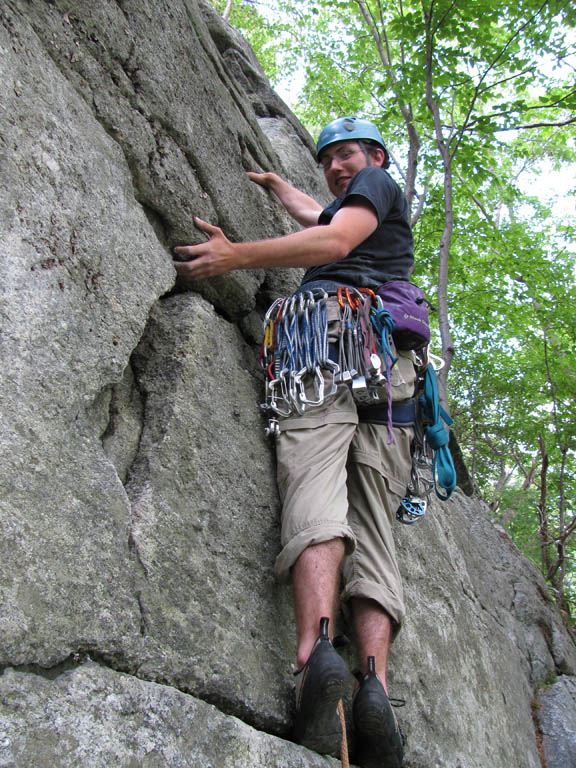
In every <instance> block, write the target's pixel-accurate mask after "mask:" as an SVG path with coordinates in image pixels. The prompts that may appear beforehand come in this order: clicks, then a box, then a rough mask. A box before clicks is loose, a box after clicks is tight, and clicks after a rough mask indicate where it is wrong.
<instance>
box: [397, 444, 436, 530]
mask: <svg viewBox="0 0 576 768" xmlns="http://www.w3.org/2000/svg"><path fill="white" fill-rule="evenodd" d="M430 466H431V461H430V459H429V458H428V457H427V455H426V453H425V450H424V448H423V447H422V446H420V445H419V443H418V442H416V443H415V445H414V448H413V451H412V471H411V473H410V484H409V485H408V489H407V492H406V496H404V498H403V499H402V500H401V502H400V506H399V507H398V509H397V510H396V519H397V520H399V521H400V522H401V523H404V524H405V525H413V524H414V523H416V522H417V521H418V520H421V519H422V518H423V517H424V515H425V514H426V510H427V509H428V502H429V499H430V494H431V493H432V490H433V488H434V483H433V482H432V480H427V479H426V478H425V477H424V476H423V474H422V469H423V468H424V467H426V468H429V467H430Z"/></svg>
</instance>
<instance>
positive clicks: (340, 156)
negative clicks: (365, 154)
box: [320, 148, 362, 173]
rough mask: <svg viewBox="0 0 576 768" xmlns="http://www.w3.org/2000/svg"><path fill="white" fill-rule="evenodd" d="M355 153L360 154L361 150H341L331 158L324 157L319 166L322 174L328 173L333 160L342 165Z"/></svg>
mask: <svg viewBox="0 0 576 768" xmlns="http://www.w3.org/2000/svg"><path fill="white" fill-rule="evenodd" d="M357 152H362V150H361V149H359V148H357V149H352V148H350V149H341V150H340V151H339V152H335V153H334V154H333V155H332V157H324V158H322V160H321V161H320V166H321V167H322V170H323V171H324V173H326V171H329V170H330V168H331V166H332V163H333V162H334V160H338V162H339V163H343V162H344V161H345V160H348V158H350V157H352V155H355V154H356V153H357Z"/></svg>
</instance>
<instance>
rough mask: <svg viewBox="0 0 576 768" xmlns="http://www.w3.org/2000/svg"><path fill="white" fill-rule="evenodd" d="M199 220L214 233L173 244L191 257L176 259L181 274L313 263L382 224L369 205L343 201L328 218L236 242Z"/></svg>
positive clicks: (340, 253)
mask: <svg viewBox="0 0 576 768" xmlns="http://www.w3.org/2000/svg"><path fill="white" fill-rule="evenodd" d="M195 222H196V226H197V227H199V229H201V230H203V231H204V232H206V233H207V234H208V235H209V236H210V239H209V240H207V241H206V242H205V243H200V244H199V245H181V246H177V247H176V248H174V250H175V251H176V253H177V254H178V255H179V256H180V257H184V258H185V259H189V260H188V261H175V262H174V266H175V267H176V270H177V272H178V274H179V275H180V276H181V277H184V278H186V279H189V280H202V279H204V278H207V277H217V276H218V275H226V274H228V272H232V271H233V270H236V269H257V268H267V267H311V266H317V265H320V264H328V263H330V262H332V261H340V259H343V258H344V257H345V256H347V255H348V254H349V253H350V251H351V250H352V249H353V248H355V247H356V246H357V245H359V244H360V243H361V242H362V241H363V240H365V239H366V238H367V237H368V236H369V235H371V234H372V232H374V230H375V229H376V227H377V226H378V218H377V216H376V213H375V211H374V210H373V209H372V208H371V207H370V206H369V205H348V206H345V207H344V208H341V209H340V210H339V211H338V213H337V214H336V215H335V216H334V218H333V219H332V221H331V222H330V224H326V225H323V226H316V227H309V228H308V229H303V230H301V231H300V232H294V233H293V234H290V235H285V236H284V237H275V238H271V239H268V240H257V241H254V242H248V243H232V242H230V240H228V238H227V237H226V235H225V234H224V233H223V232H222V230H221V229H220V227H215V226H213V225H212V224H208V222H206V221H202V220H201V219H198V218H195Z"/></svg>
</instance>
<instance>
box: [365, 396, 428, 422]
mask: <svg viewBox="0 0 576 768" xmlns="http://www.w3.org/2000/svg"><path fill="white" fill-rule="evenodd" d="M357 410H358V420H359V421H360V422H362V423H366V424H388V417H389V413H388V411H389V408H388V403H378V404H377V405H367V406H365V407H361V406H358V407H357ZM415 423H416V398H414V397H413V398H410V399H409V400H400V401H397V402H395V403H392V425H393V426H394V427H411V426H413V425H414V424H415Z"/></svg>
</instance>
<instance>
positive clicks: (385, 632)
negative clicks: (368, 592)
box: [351, 597, 392, 694]
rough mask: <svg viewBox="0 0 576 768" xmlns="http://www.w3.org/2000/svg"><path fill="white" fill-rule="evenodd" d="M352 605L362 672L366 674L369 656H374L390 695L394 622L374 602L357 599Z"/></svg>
mask: <svg viewBox="0 0 576 768" xmlns="http://www.w3.org/2000/svg"><path fill="white" fill-rule="evenodd" d="M351 604H352V615H353V618H354V628H355V632H356V652H357V655H358V664H359V667H360V671H361V672H362V673H366V671H367V659H368V656H374V659H375V663H376V673H377V675H378V677H379V678H380V680H381V681H382V685H383V686H384V690H385V691H386V694H388V687H387V685H386V667H387V664H388V651H389V650H390V643H391V641H392V620H391V619H390V616H389V615H388V614H387V613H386V611H385V610H384V609H383V608H382V607H381V606H380V605H378V603H377V602H375V601H374V600H368V599H365V598H360V597H356V598H354V599H353V600H352V601H351Z"/></svg>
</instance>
